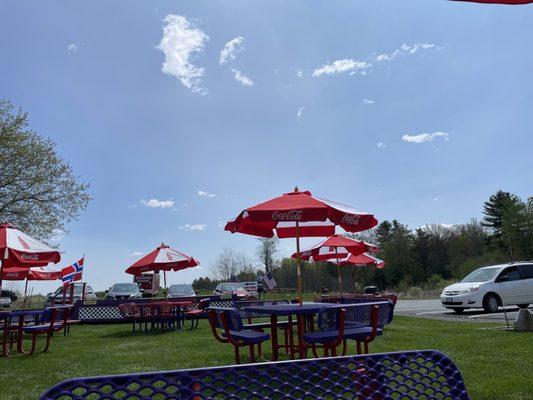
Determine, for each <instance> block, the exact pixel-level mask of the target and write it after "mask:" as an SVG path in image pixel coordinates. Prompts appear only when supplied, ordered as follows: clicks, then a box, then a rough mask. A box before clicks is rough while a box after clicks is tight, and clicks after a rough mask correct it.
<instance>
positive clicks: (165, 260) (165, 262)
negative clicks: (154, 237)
mask: <svg viewBox="0 0 533 400" xmlns="http://www.w3.org/2000/svg"><path fill="white" fill-rule="evenodd" d="M197 265H199V263H198V262H197V261H196V260H195V259H194V258H192V257H190V256H188V255H186V254H183V253H180V252H179V251H177V250H174V249H172V248H170V247H169V246H167V245H165V244H161V246H159V247H158V248H157V249H155V250H154V251H152V252H151V253H148V254H147V255H146V256H144V257H143V258H141V259H140V260H139V261H137V262H136V263H135V264H133V265H131V266H130V267H128V268H127V269H126V272H127V273H128V274H132V275H139V274H141V273H143V272H147V271H179V270H182V269H185V268H192V267H196V266H197Z"/></svg>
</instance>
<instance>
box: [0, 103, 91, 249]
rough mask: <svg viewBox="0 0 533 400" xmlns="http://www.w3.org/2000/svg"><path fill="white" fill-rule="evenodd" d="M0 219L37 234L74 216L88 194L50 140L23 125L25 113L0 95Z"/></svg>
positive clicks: (56, 227) (41, 235)
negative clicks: (0, 98) (0, 97)
mask: <svg viewBox="0 0 533 400" xmlns="http://www.w3.org/2000/svg"><path fill="white" fill-rule="evenodd" d="M0 166H1V168H0V222H10V223H12V224H13V225H16V226H17V227H19V228H20V229H23V230H24V231H26V232H28V233H30V234H32V235H34V236H36V237H38V238H42V239H46V238H50V237H51V236H52V235H53V234H54V232H56V231H57V230H62V229H64V225H65V224H66V223H68V222H69V221H71V220H73V219H76V218H77V217H78V215H79V213H80V212H81V211H82V210H85V209H86V207H87V204H88V202H89V200H90V197H89V195H88V193H87V188H88V185H87V184H85V183H79V182H78V179H77V177H76V176H75V175H74V173H73V171H72V168H71V166H70V164H69V163H68V162H67V161H65V160H63V159H61V158H60V157H59V155H58V154H57V152H56V150H55V143H54V142H53V141H52V140H50V139H48V138H45V137H42V136H40V135H39V134H37V133H36V132H34V131H32V130H30V129H29V128H28V115H27V114H26V113H24V112H22V111H20V110H15V108H14V107H13V106H12V105H11V103H9V102H8V101H6V100H0Z"/></svg>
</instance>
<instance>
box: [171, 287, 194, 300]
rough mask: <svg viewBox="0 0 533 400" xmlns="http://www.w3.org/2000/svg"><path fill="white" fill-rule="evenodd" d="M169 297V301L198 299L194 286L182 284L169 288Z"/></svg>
mask: <svg viewBox="0 0 533 400" xmlns="http://www.w3.org/2000/svg"><path fill="white" fill-rule="evenodd" d="M167 297H168V298H169V299H179V298H180V297H196V292H195V291H194V288H193V287H192V285H189V284H180V285H170V286H169V287H168V294H167Z"/></svg>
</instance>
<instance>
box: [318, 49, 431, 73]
mask: <svg viewBox="0 0 533 400" xmlns="http://www.w3.org/2000/svg"><path fill="white" fill-rule="evenodd" d="M433 47H435V44H433V43H415V44H413V45H407V44H405V43H404V44H402V45H401V46H400V48H399V49H396V50H394V51H393V52H392V53H389V54H379V55H378V56H373V57H367V61H361V60H354V59H353V58H344V59H340V60H335V61H333V62H331V63H329V64H324V65H323V66H321V67H319V68H316V69H315V70H314V71H313V76H314V77H318V76H321V75H333V74H341V73H344V72H348V73H349V74H350V75H355V74H361V75H366V73H367V70H368V69H369V68H371V67H372V66H373V65H374V63H375V62H377V63H382V62H387V61H392V60H394V59H395V58H397V57H401V56H405V55H409V54H413V53H416V52H417V51H419V50H427V49H431V48H433Z"/></svg>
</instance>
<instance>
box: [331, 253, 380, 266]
mask: <svg viewBox="0 0 533 400" xmlns="http://www.w3.org/2000/svg"><path fill="white" fill-rule="evenodd" d="M338 264H339V265H346V266H348V265H353V266H354V267H366V266H369V265H375V266H376V267H377V268H378V269H381V268H384V267H385V261H383V260H381V259H379V258H377V257H374V256H373V255H372V254H370V253H363V254H359V255H358V256H354V255H349V256H347V257H344V258H342V259H340V260H339V262H338Z"/></svg>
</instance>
